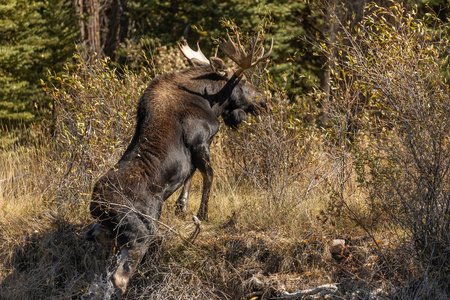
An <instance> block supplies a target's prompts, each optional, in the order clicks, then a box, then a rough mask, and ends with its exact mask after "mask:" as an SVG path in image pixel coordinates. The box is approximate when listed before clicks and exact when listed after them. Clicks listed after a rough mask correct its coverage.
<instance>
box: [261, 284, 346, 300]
mask: <svg viewBox="0 0 450 300" xmlns="http://www.w3.org/2000/svg"><path fill="white" fill-rule="evenodd" d="M337 290H338V288H337V286H336V284H324V285H321V286H318V287H316V288H314V289H307V290H303V291H300V292H295V293H292V294H291V293H286V292H284V293H281V295H280V296H279V297H275V298H269V299H273V300H275V299H300V298H301V297H303V296H309V295H315V294H318V293H320V296H321V297H322V296H324V295H327V294H334V293H336V292H337Z"/></svg>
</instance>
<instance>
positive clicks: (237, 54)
mask: <svg viewBox="0 0 450 300" xmlns="http://www.w3.org/2000/svg"><path fill="white" fill-rule="evenodd" d="M227 35H228V41H226V42H223V43H220V42H219V43H218V44H219V47H220V49H222V51H223V53H225V55H226V56H228V57H229V58H230V59H231V60H232V61H234V62H235V63H236V64H237V65H238V66H239V67H240V69H239V70H238V71H237V72H236V75H240V74H241V73H242V72H243V71H245V70H247V69H250V68H251V67H254V66H255V65H257V64H258V63H259V62H261V61H263V60H265V59H267V58H268V57H269V55H270V53H271V52H272V48H273V38H272V41H271V43H270V48H269V51H268V52H267V53H266V54H264V47H261V49H262V50H261V53H260V54H259V58H258V59H256V60H255V61H254V62H252V61H253V57H254V56H255V50H256V44H257V43H258V39H259V33H258V34H257V35H256V38H255V41H254V42H253V45H252V49H251V51H250V53H249V54H247V52H246V51H245V49H244V47H242V45H241V41H240V40H239V33H236V40H237V43H235V42H234V41H233V39H232V38H231V37H230V35H229V34H227Z"/></svg>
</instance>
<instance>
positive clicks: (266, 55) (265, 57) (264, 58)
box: [252, 38, 273, 67]
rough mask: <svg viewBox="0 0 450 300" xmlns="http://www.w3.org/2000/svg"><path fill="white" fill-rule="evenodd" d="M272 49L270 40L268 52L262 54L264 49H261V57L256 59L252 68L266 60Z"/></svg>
mask: <svg viewBox="0 0 450 300" xmlns="http://www.w3.org/2000/svg"><path fill="white" fill-rule="evenodd" d="M272 49H273V38H272V40H271V43H270V48H269V51H267V53H266V54H264V47H263V48H262V52H261V57H260V58H258V59H257V60H256V61H255V62H254V63H253V64H252V67H253V66H254V65H256V64H258V63H259V62H261V61H263V60H266V59H267V58H268V57H269V55H270V53H272Z"/></svg>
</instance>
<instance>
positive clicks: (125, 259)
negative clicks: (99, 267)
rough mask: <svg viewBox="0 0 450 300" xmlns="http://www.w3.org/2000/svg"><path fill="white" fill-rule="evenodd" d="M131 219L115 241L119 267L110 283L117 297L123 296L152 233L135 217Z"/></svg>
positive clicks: (145, 250) (146, 248)
mask: <svg viewBox="0 0 450 300" xmlns="http://www.w3.org/2000/svg"><path fill="white" fill-rule="evenodd" d="M127 219H128V220H127V221H130V219H131V218H127ZM132 219H134V220H133V221H132V222H130V223H128V224H127V225H126V226H125V227H126V229H123V228H122V229H123V230H120V229H119V233H118V234H119V236H118V237H117V241H118V243H119V245H121V246H122V248H121V257H120V261H119V265H118V266H117V269H116V271H115V272H114V274H113V275H112V282H113V284H114V287H115V288H116V291H117V294H118V295H123V294H125V291H126V289H127V285H128V282H129V281H130V278H131V276H132V275H133V273H134V271H135V270H136V267H137V265H138V264H139V263H140V262H141V260H142V258H143V257H144V255H145V253H146V252H147V250H148V247H149V245H150V242H151V239H152V236H153V233H154V231H153V230H149V229H148V228H147V226H146V225H147V224H145V223H144V222H142V221H141V220H139V219H138V217H137V216H135V217H134V218H132ZM133 225H134V226H133ZM136 225H137V226H136ZM120 231H122V232H120Z"/></svg>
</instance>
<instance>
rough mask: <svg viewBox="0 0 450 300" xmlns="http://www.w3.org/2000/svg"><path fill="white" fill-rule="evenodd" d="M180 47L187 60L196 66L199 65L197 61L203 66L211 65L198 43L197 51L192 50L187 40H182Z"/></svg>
mask: <svg viewBox="0 0 450 300" xmlns="http://www.w3.org/2000/svg"><path fill="white" fill-rule="evenodd" d="M178 47H179V48H180V50H181V52H182V53H183V54H184V56H186V58H187V59H189V60H190V61H191V62H192V63H193V64H194V65H196V64H197V63H196V61H195V60H197V61H199V62H200V63H203V64H209V60H208V59H207V58H206V56H205V55H204V54H203V52H202V50H200V45H199V43H197V51H194V50H192V49H191V47H189V45H188V43H187V41H186V40H185V39H182V40H181V41H180V42H179V43H178Z"/></svg>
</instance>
